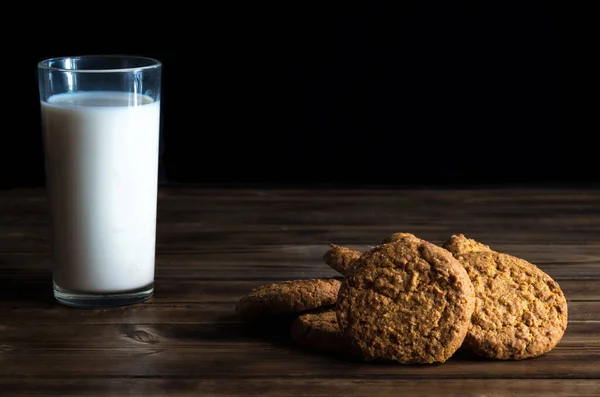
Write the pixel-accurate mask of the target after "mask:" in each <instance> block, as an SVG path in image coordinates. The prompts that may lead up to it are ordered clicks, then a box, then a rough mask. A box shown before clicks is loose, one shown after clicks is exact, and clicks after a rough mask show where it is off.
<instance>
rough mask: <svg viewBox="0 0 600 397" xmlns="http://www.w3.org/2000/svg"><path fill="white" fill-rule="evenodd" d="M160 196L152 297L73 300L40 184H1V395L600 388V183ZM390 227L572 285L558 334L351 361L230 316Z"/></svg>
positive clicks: (169, 191)
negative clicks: (422, 358)
mask: <svg viewBox="0 0 600 397" xmlns="http://www.w3.org/2000/svg"><path fill="white" fill-rule="evenodd" d="M158 206H159V212H158V234H157V256H156V258H157V262H156V292H155V296H154V298H152V299H151V300H149V301H147V302H145V303H142V304H137V305H133V306H129V307H121V308H113V309H97V310H96V309H94V310H91V309H75V308H70V307H65V306H61V305H60V304H57V303H56V302H55V301H54V299H53V297H52V292H51V258H50V254H49V249H50V247H49V236H48V232H49V227H48V214H47V207H46V200H45V195H44V191H43V190H40V189H13V190H4V191H0V395H2V396H12V397H17V396H145V397H149V396H238V395H239V396H242V395H243V396H254V395H256V396H259V395H260V396H305V395H306V396H359V395H362V396H371V397H372V396H380V395H381V396H383V395H390V396H392V395H394V396H399V395H434V396H441V395H443V396H471V395H472V396H506V395H511V396H513V395H514V396H530V395H531V396H567V395H569V396H598V395H600V189H594V188H565V189H559V188H546V189H541V188H538V189H527V188H520V189H510V188H496V189H466V188H461V189H454V190H452V189H424V188H423V189H389V190H385V189H374V188H370V189H362V190H361V189H345V190H344V189H334V190H327V189H292V188H287V189H273V188H249V187H246V188H238V189H235V188H214V187H213V188H209V187H175V186H174V187H162V188H161V190H160V192H159V204H158ZM396 231H405V232H411V233H414V234H416V235H417V236H419V237H421V238H424V239H427V240H429V241H431V242H433V243H436V244H441V243H442V242H443V241H444V240H446V239H447V238H448V237H449V236H450V235H451V234H453V233H464V234H465V235H466V236H467V237H471V238H474V239H476V240H479V241H480V242H483V243H485V244H488V245H490V246H491V247H492V248H494V249H496V250H498V251H503V252H506V253H509V254H512V255H515V256H519V257H521V258H524V259H527V260H529V261H530V262H532V263H535V264H536V265H538V266H539V267H540V268H541V269H542V270H544V271H546V272H547V273H548V274H549V275H551V276H552V277H553V278H554V279H555V280H556V281H557V282H558V283H559V284H560V286H561V287H562V289H563V291H564V292H565V295H566V297H567V300H568V305H569V325H568V328H567V331H566V333H565V335H564V337H563V339H562V340H561V342H560V343H559V344H558V345H557V346H556V347H555V349H554V350H552V351H551V352H549V353H547V354H546V355H544V356H541V357H539V358H536V359H530V360H523V361H506V362H505V361H487V360H482V359H477V358H475V357H472V356H469V355H468V354H464V353H463V354H458V353H457V354H455V356H453V357H452V358H451V359H450V360H449V361H447V362H446V363H444V364H435V365H399V364H398V365H390V364H374V363H357V362H352V361H349V360H344V359H341V358H339V357H335V356H331V355H326V354H323V353H319V352H315V351H308V350H305V349H302V348H300V347H298V346H295V345H293V344H292V343H290V341H289V338H288V336H287V334H286V333H285V331H286V330H285V329H280V327H277V326H272V327H270V328H268V329H267V328H265V329H260V328H257V327H248V325H247V324H245V323H243V322H241V321H240V320H239V319H238V318H237V317H236V316H235V313H234V306H235V304H236V302H237V300H238V299H239V297H240V296H242V295H243V294H245V293H247V292H249V291H250V289H251V288H253V287H256V286H258V285H261V284H265V283H270V282H276V281H282V280H290V279H300V278H312V277H325V276H334V275H336V273H335V272H334V271H333V270H332V269H330V268H328V267H327V266H326V265H325V264H324V262H323V260H322V256H323V254H324V252H325V251H326V250H327V249H328V244H329V243H330V242H334V243H337V244H341V245H346V246H349V247H353V248H357V249H360V250H364V249H368V247H370V246H372V245H375V244H377V243H378V242H380V241H381V240H382V238H383V237H385V236H386V235H387V234H389V233H392V232H396Z"/></svg>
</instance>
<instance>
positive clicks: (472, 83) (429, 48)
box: [0, 1, 600, 188]
mask: <svg viewBox="0 0 600 397" xmlns="http://www.w3.org/2000/svg"><path fill="white" fill-rule="evenodd" d="M482 3H483V2H482ZM190 4H191V3H190ZM297 4H298V5H296V6H293V5H291V4H290V3H287V4H285V5H281V4H278V5H268V6H267V5H263V6H258V7H257V6H256V5H251V6H249V5H245V6H240V5H232V4H229V5H223V6H221V7H220V8H215V7H214V6H213V8H207V7H206V6H205V7H200V8H194V7H196V6H194V7H191V6H190V8H185V7H181V6H179V5H177V6H175V5H173V6H169V5H164V6H163V7H162V8H147V9H143V10H136V9H134V8H132V9H128V8H125V7H121V8H119V9H99V10H94V9H91V10H92V11H88V12H87V13H86V14H85V18H81V17H77V15H81V14H77V13H74V14H73V15H69V14H67V13H66V12H65V10H64V9H62V8H49V9H46V10H42V11H41V12H40V14H43V15H44V18H45V19H46V21H52V24H40V23H39V22H37V21H35V22H34V21H30V20H28V19H21V22H20V24H19V26H20V28H19V29H20V31H21V32H28V34H27V35H19V34H18V32H13V33H14V34H15V37H19V40H17V41H9V42H7V45H8V46H9V49H10V50H11V51H12V53H14V54H15V56H18V59H19V67H17V68H15V67H14V65H15V63H14V62H12V63H9V62H3V64H2V65H3V66H2V72H3V75H4V76H10V77H6V78H5V80H6V83H5V87H4V91H5V92H8V91H10V92H11V96H12V97H13V98H14V99H15V100H14V101H11V102H10V105H9V106H8V107H5V108H4V116H3V117H5V119H8V120H10V121H9V122H10V123H11V124H12V125H13V126H11V127H8V126H7V127H5V129H4V133H3V135H4V137H3V141H2V142H3V143H2V152H3V153H4V154H3V157H2V160H1V161H2V163H0V165H2V175H1V177H0V186H3V187H9V188H10V187H16V186H38V185H43V179H44V171H43V152H42V144H41V132H40V126H39V123H40V122H39V103H38V93H37V83H36V64H37V62H38V61H40V60H42V59H44V58H46V57H54V56H63V55H85V54H92V53H97V54H98V53H104V54H106V53H112V54H114V53H123V54H137V55H145V56H150V57H155V58H158V59H160V60H161V61H162V62H163V64H164V69H163V96H162V103H163V130H162V132H163V146H162V148H163V154H162V158H161V163H162V171H163V173H162V175H161V182H163V183H167V182H169V183H208V184H238V183H243V184H246V183H264V184H272V185H276V186H283V185H298V184H302V185H305V184H319V185H323V184H326V185H355V184H359V185H381V184H386V185H448V184H453V185H506V184H527V185H537V184H557V183H559V184H582V183H585V184H587V183H592V184H594V183H598V182H599V181H600V177H599V176H598V175H600V173H598V172H596V171H597V169H598V167H595V168H596V169H594V158H593V156H592V155H591V153H592V152H591V149H589V145H585V144H582V142H581V140H580V139H579V138H578V137H577V135H576V134H574V132H573V131H568V132H567V131H565V130H564V129H563V123H562V113H561V100H560V97H561V95H560V93H561V67H560V60H561V57H560V56H559V55H560V54H561V52H560V51H561V50H560V48H559V45H560V34H559V21H558V18H559V12H558V11H557V10H555V9H553V8H552V7H551V5H549V4H551V3H540V4H537V3H527V2H504V3H502V4H494V5H492V4H491V3H487V2H485V4H470V5H465V4H463V3H459V2H439V1H438V2H415V3H414V4H413V5H403V6H402V7H401V8H398V6H396V7H391V6H387V7H386V6H381V5H375V6H362V7H355V8H351V7H350V6H349V5H348V4H345V3H340V5H337V6H335V7H334V6H329V7H328V8H324V7H323V6H321V5H317V4H319V3H314V4H315V5H312V6H311V5H307V4H306V3H303V4H301V5H300V3H297ZM47 26H52V27H47ZM7 85H8V88H7ZM12 93H14V94H12ZM582 147H583V149H582ZM575 150H577V152H576V151H575ZM588 153H589V154H590V155H588Z"/></svg>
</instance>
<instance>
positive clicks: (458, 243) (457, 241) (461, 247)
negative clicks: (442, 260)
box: [442, 234, 493, 257]
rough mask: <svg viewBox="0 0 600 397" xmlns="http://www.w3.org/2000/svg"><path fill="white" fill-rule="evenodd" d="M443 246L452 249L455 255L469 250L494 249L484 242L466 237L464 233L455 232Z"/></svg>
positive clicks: (484, 250)
mask: <svg viewBox="0 0 600 397" xmlns="http://www.w3.org/2000/svg"><path fill="white" fill-rule="evenodd" d="M442 248H444V249H447V250H448V251H450V252H451V253H452V255H454V256H455V257H456V256H457V255H462V254H466V253H468V252H481V251H483V252H490V251H493V250H492V249H491V248H490V247H489V246H488V245H485V244H482V243H480V242H478V241H476V240H473V239H472V238H468V237H465V235H464V234H453V235H452V236H450V238H449V239H448V240H446V241H445V242H444V244H442Z"/></svg>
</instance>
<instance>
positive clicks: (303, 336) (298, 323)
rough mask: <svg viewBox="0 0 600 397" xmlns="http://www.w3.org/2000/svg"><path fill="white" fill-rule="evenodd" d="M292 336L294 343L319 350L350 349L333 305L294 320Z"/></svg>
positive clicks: (335, 351) (344, 350) (338, 351)
mask: <svg viewBox="0 0 600 397" xmlns="http://www.w3.org/2000/svg"><path fill="white" fill-rule="evenodd" d="M290 337H291V339H292V341H293V342H294V343H296V344H298V345H300V346H304V347H308V348H310V349H314V350H318V351H327V352H334V353H344V352H346V351H347V350H348V345H347V343H346V341H345V339H344V337H343V335H342V332H341V331H340V327H339V325H338V323H337V317H336V313H335V307H333V306H331V307H326V308H323V309H317V310H315V311H310V312H306V313H303V314H300V315H299V316H298V317H296V318H295V319H294V320H293V321H292V325H291V328H290Z"/></svg>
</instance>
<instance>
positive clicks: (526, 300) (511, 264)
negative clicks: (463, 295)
mask: <svg viewBox="0 0 600 397" xmlns="http://www.w3.org/2000/svg"><path fill="white" fill-rule="evenodd" d="M457 259H458V260H459V261H460V262H461V263H462V265H463V266H464V267H465V269H466V270H467V273H468V274H469V277H470V279H471V282H472V283H473V287H474V289H475V296H476V303H475V310H474V312H473V316H472V317H471V326H470V328H469V331H468V332H467V336H466V338H465V346H467V347H469V348H470V349H471V350H473V351H474V352H475V353H476V354H478V355H480V356H483V357H486V358H490V359H498V360H521V359H526V358H533V357H537V356H540V355H542V354H545V353H547V352H549V351H550V350H552V349H553V348H554V346H556V344H557V343H558V342H559V341H560V340H561V338H562V336H563V335H564V333H565V330H566V328H567V317H568V313H567V301H566V298H565V295H564V294H563V291H562V290H561V288H560V286H559V285H558V283H556V282H555V281H554V280H553V279H552V278H551V277H550V276H549V275H548V274H546V273H545V272H543V271H542V270H541V269H539V268H538V267H537V266H535V265H534V264H532V263H530V262H528V261H526V260H524V259H521V258H517V257H515V256H512V255H508V254H505V253H500V252H495V251H474V252H467V253H464V254H459V255H457Z"/></svg>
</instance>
